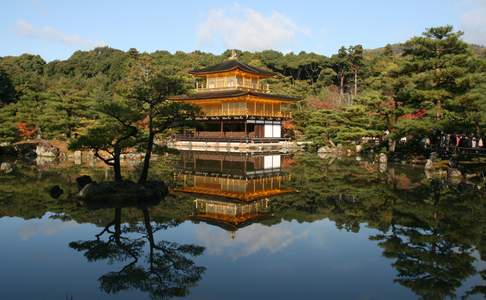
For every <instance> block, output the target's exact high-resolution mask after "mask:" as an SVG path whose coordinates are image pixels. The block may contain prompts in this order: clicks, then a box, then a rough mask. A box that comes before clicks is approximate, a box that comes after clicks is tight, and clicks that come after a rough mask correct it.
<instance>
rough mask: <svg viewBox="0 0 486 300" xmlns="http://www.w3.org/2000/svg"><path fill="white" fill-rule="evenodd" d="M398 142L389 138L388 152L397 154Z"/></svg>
mask: <svg viewBox="0 0 486 300" xmlns="http://www.w3.org/2000/svg"><path fill="white" fill-rule="evenodd" d="M396 146H397V141H395V140H392V139H390V138H388V151H390V152H395V148H396Z"/></svg>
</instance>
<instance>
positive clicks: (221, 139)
mask: <svg viewBox="0 0 486 300" xmlns="http://www.w3.org/2000/svg"><path fill="white" fill-rule="evenodd" d="M174 139H175V140H178V141H191V142H225V143H254V144H262V143H276V142H281V141H290V138H278V137H277V138H264V137H263V138H262V137H250V136H248V137H246V136H245V137H237V136H224V135H219V136H216V135H215V136H194V135H187V134H177V135H175V136H174Z"/></svg>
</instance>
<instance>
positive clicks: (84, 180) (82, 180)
mask: <svg viewBox="0 0 486 300" xmlns="http://www.w3.org/2000/svg"><path fill="white" fill-rule="evenodd" d="M92 182H93V180H92V179H91V177H89V176H88V175H83V176H79V177H78V178H76V183H77V185H78V191H81V190H82V189H83V188H84V187H85V186H86V185H87V184H89V183H92Z"/></svg>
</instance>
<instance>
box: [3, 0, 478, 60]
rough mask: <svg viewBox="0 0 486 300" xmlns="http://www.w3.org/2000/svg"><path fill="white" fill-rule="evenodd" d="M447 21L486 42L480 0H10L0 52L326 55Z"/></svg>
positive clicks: (389, 40) (405, 35) (394, 39)
mask: <svg viewBox="0 0 486 300" xmlns="http://www.w3.org/2000/svg"><path fill="white" fill-rule="evenodd" d="M444 24H451V25H454V27H455V28H456V29H460V30H463V31H465V33H466V34H465V36H464V38H465V39H466V40H467V41H470V42H474V43H477V44H483V45H484V44H486V0H406V1H405V0H403V1H402V0H400V1H399V0H396V1H394V0H387V1H386V0H367V1H364V0H362V1H358V0H346V1H335V0H334V1H324V0H321V1H305V0H292V1H287V0H272V1H264V0H260V1H257V0H254V1H253V0H249V1H220V0H211V1H185V0H177V1H173V0H172V1H162V0H160V1H148V0H147V1H144V0H139V1H133V0H132V1H124V0H118V1H109V0H105V1H104V0H97V1H92V0H83V1H47V0H15V1H8V2H4V3H2V5H1V9H0V56H6V55H19V54H21V53H26V52H27V53H34V54H40V55H41V56H42V57H43V58H44V59H46V60H48V61H50V60H53V59H66V58H68V57H69V56H70V55H71V54H72V53H73V52H74V51H76V50H79V49H82V50H88V49H92V48H93V47H96V46H99V45H108V46H110V47H113V48H117V49H122V50H127V49H129V48H131V47H134V48H137V49H139V50H140V51H148V52H152V51H155V50H168V51H171V52H174V51H177V50H182V51H193V50H203V51H208V52H213V53H221V52H222V51H224V50H225V49H228V48H238V49H243V50H250V51H257V50H263V49H269V48H271V49H275V50H280V51H283V52H289V51H293V52H300V51H313V52H317V53H321V54H326V55H329V54H332V53H335V52H336V51H337V49H338V48H339V47H340V46H342V45H346V46H347V45H354V44H362V45H363V46H364V47H366V48H376V47H381V46H383V45H385V44H386V43H395V42H400V41H404V40H406V39H408V38H409V37H411V36H414V35H419V34H420V33H422V32H423V31H424V29H425V28H426V27H431V26H436V25H444Z"/></svg>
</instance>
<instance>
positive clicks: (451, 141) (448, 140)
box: [440, 134, 485, 151]
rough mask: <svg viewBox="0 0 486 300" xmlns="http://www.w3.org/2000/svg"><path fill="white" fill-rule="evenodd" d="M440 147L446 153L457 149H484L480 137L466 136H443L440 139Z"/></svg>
mask: <svg viewBox="0 0 486 300" xmlns="http://www.w3.org/2000/svg"><path fill="white" fill-rule="evenodd" d="M440 147H441V148H445V149H447V150H448V151H449V150H451V149H454V148H457V147H460V148H472V149H475V148H484V147H485V144H484V141H483V138H482V137H477V136H474V135H466V134H445V135H442V136H441V137H440Z"/></svg>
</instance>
